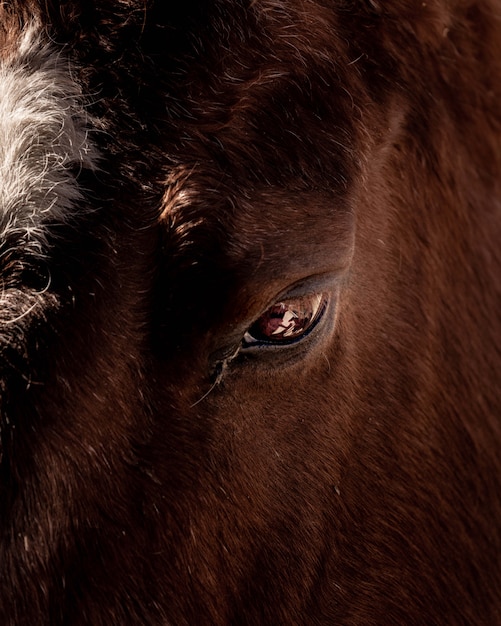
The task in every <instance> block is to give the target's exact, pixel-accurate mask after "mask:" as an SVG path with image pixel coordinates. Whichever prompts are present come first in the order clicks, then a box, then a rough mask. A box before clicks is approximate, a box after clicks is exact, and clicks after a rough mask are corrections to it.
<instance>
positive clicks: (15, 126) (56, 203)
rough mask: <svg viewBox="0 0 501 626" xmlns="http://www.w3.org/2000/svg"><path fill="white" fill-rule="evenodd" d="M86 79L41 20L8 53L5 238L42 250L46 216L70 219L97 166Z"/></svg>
mask: <svg viewBox="0 0 501 626" xmlns="http://www.w3.org/2000/svg"><path fill="white" fill-rule="evenodd" d="M95 162H96V152H95V150H94V148H93V147H92V143H91V141H90V139H89V137H88V128H87V115H86V112H85V108H84V106H83V104H82V94H81V93H80V88H79V86H78V85H77V84H76V83H75V82H74V81H73V79H72V74H71V67H70V65H69V62H68V60H67V59H65V57H64V55H63V54H62V53H61V52H60V51H59V50H56V49H54V48H52V47H51V46H50V45H49V44H48V43H47V42H45V41H44V37H43V34H42V32H41V26H40V24H39V23H38V21H36V20H33V21H32V22H31V23H30V24H29V25H28V26H26V27H25V28H24V29H23V30H22V32H21V33H18V34H17V37H16V38H15V39H11V40H10V41H9V44H8V47H7V48H4V54H3V58H0V238H1V240H2V242H11V245H12V241H13V239H16V240H17V245H19V240H21V241H22V244H21V245H23V244H24V245H25V246H26V247H27V248H28V249H29V251H30V252H31V253H36V254H39V253H42V252H43V250H44V247H45V245H46V224H47V223H48V222H49V221H55V222H59V223H61V222H62V223H64V222H66V221H67V220H68V219H69V218H70V217H71V213H72V211H74V210H76V205H77V203H78V201H79V200H80V199H81V192H80V190H79V187H78V183H77V176H78V173H79V171H80V170H81V169H82V168H91V169H92V168H94V167H95Z"/></svg>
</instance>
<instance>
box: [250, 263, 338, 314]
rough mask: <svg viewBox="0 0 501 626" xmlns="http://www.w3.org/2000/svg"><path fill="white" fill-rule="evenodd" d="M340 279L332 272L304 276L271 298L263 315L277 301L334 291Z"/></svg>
mask: <svg viewBox="0 0 501 626" xmlns="http://www.w3.org/2000/svg"><path fill="white" fill-rule="evenodd" d="M339 279H340V277H339V276H338V275H337V274H335V275H334V274H332V272H326V273H323V274H314V275H313V276H308V277H307V278H303V279H301V280H299V281H297V282H296V283H293V284H292V285H289V287H287V288H286V289H284V291H281V292H279V293H278V294H277V295H276V296H275V297H274V298H273V300H270V301H269V302H268V304H267V305H266V306H265V307H264V309H263V310H262V311H261V315H262V314H263V313H264V312H265V311H267V310H268V308H269V307H270V306H273V305H274V304H275V303H276V302H283V301H286V300H293V299H294V298H304V297H306V296H312V295H315V294H317V293H330V292H332V291H334V288H335V286H336V283H338V282H339ZM258 317H259V316H258Z"/></svg>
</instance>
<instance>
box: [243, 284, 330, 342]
mask: <svg viewBox="0 0 501 626" xmlns="http://www.w3.org/2000/svg"><path fill="white" fill-rule="evenodd" d="M327 302H328V298H327V296H326V294H323V293H316V294H312V295H308V296H302V297H298V298H291V299H289V300H283V301H282V302H277V303H276V304H274V305H273V306H270V308H269V309H267V310H266V311H265V312H264V313H263V315H261V317H260V318H259V319H258V320H256V321H255V322H254V324H252V326H251V327H250V328H249V330H248V331H247V332H246V333H245V335H244V339H243V346H244V347H248V346H255V345H263V344H266V345H285V344H290V343H295V342H297V341H300V340H301V339H303V338H304V337H306V335H308V334H309V333H310V332H311V331H312V330H313V328H314V327H315V326H316V325H317V323H318V322H319V321H320V319H321V318H322V315H323V314H324V312H325V309H326V307H327Z"/></svg>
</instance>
